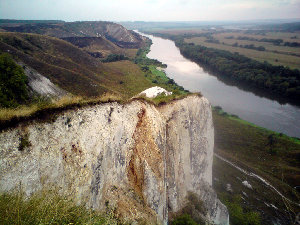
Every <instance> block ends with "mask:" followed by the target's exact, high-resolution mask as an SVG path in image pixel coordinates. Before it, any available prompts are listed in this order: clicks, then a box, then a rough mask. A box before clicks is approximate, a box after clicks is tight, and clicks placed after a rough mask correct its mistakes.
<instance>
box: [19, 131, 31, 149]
mask: <svg viewBox="0 0 300 225" xmlns="http://www.w3.org/2000/svg"><path fill="white" fill-rule="evenodd" d="M29 146H31V143H30V141H29V137H28V134H27V133H26V134H25V135H23V136H22V137H21V138H20V144H19V151H23V150H24V149H25V148H26V147H29Z"/></svg>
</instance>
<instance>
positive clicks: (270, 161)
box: [213, 110, 300, 224]
mask: <svg viewBox="0 0 300 225" xmlns="http://www.w3.org/2000/svg"><path fill="white" fill-rule="evenodd" d="M213 119H214V126H215V152H216V153H217V154H219V155H221V156H223V157H224V158H226V159H228V160H230V161H231V162H234V163H235V164H236V165H238V166H240V167H242V168H244V169H246V170H248V171H250V172H254V173H256V174H258V175H260V176H262V177H264V178H265V179H266V180H267V181H268V182H270V183H271V184H272V185H273V186H275V187H276V188H277V189H278V190H279V191H280V192H281V193H283V194H284V195H285V196H286V197H288V198H289V199H291V200H292V201H294V202H299V201H300V196H299V194H298V193H297V192H296V191H295V189H293V187H294V186H296V185H299V181H300V176H299V174H300V158H299V155H300V141H299V139H295V138H290V137H288V136H285V135H280V134H278V133H275V132H272V131H269V130H267V129H264V128H261V127H257V126H255V125H253V124H251V123H248V122H246V121H243V120H240V119H238V118H236V117H234V116H230V115H227V114H224V113H222V111H221V112H219V111H217V110H214V111H213ZM270 135H273V140H274V141H273V144H272V147H271V145H270V139H269V137H270ZM213 176H214V178H216V180H214V188H215V190H216V191H217V193H218V195H219V197H220V198H221V200H223V201H224V202H226V201H227V202H228V201H229V202H232V199H233V198H234V196H235V195H241V196H242V197H243V199H242V201H241V205H242V207H243V208H244V211H249V210H256V211H260V212H261V211H263V212H264V214H261V216H262V218H263V224H269V223H271V221H272V220H273V219H274V218H279V219H281V220H282V221H286V222H287V224H288V223H290V222H292V221H293V220H294V218H295V216H296V212H297V211H298V210H299V207H298V208H297V207H296V206H295V205H293V204H289V203H288V202H286V201H283V199H282V198H281V197H280V196H279V195H278V194H276V193H275V192H273V191H272V190H271V189H269V187H266V186H264V185H263V184H262V182H260V181H258V180H257V179H255V178H251V177H249V176H246V175H244V174H243V173H241V172H240V171H238V170H237V169H234V168H233V167H232V166H230V165H228V164H227V163H224V162H223V161H221V160H220V159H218V158H216V157H215V158H214V164H213ZM244 180H247V181H248V182H250V184H251V185H252V187H253V190H251V189H248V188H246V187H245V186H243V185H242V181H244ZM226 184H231V186H232V189H233V193H232V194H231V193H229V192H226V191H225V189H226V188H225V186H226ZM243 192H244V193H246V195H245V194H243ZM236 197H238V196H236ZM239 198H240V197H239ZM265 203H267V204H269V206H267V205H266V204H265ZM271 204H273V205H274V206H276V207H277V208H278V210H277V209H274V208H273V207H272V206H270V205H271ZM286 210H287V211H286ZM288 221H290V222H288Z"/></svg>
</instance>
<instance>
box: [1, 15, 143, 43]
mask: <svg viewBox="0 0 300 225" xmlns="http://www.w3.org/2000/svg"><path fill="white" fill-rule="evenodd" d="M0 28H1V29H3V30H4V31H9V32H22V33H36V34H42V35H48V36H52V37H57V38H68V37H102V38H106V39H107V40H109V41H111V42H113V43H114V44H116V45H118V46H120V47H123V48H139V47H140V46H141V44H142V38H141V36H140V35H138V34H136V33H134V32H132V31H129V30H127V29H126V28H124V27H123V26H122V25H119V24H116V23H112V22H102V21H97V22H96V21H85V22H70V23H66V22H62V23H61V22H59V23H46V22H45V23H29V24H28V23H25V24H22V23H20V24H19V25H16V26H6V24H4V25H1V24H0Z"/></svg>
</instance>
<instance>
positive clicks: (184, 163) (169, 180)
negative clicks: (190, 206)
mask: <svg viewBox="0 0 300 225" xmlns="http://www.w3.org/2000/svg"><path fill="white" fill-rule="evenodd" d="M213 135H214V134H213V124H212V115H211V109H210V105H209V103H208V101H207V100H206V99H205V98H203V97H198V96H189V97H187V98H185V99H182V100H178V101H174V102H171V103H169V104H166V105H163V106H160V107H155V106H153V105H151V104H148V103H145V102H141V101H133V102H131V103H128V104H125V105H121V104H118V103H105V104H101V105H97V106H89V107H85V108H81V109H77V110H70V111H65V112H63V113H61V114H60V115H59V116H58V117H57V119H56V120H55V121H54V122H44V123H41V122H39V123H38V122H34V121H33V122H31V123H29V124H20V125H19V127H17V128H13V129H8V130H6V131H2V132H1V133H0V191H1V192H7V191H12V190H15V189H18V188H20V186H21V188H22V189H23V190H24V191H25V192H26V194H28V195H30V194H31V193H33V192H35V191H37V190H41V189H43V188H49V187H51V188H52V187H53V188H58V189H59V190H60V191H61V193H62V194H68V195H72V196H74V199H75V200H76V201H77V202H83V203H86V204H87V206H88V207H92V208H95V209H99V210H101V209H104V208H105V204H107V203H109V205H111V206H113V207H116V209H117V211H116V212H117V214H118V215H119V216H120V217H121V218H123V219H124V220H125V221H138V220H140V219H143V220H145V221H147V223H149V224H154V223H167V220H168V213H169V212H168V211H169V210H170V212H176V211H178V210H180V208H181V207H183V206H184V202H185V197H186V195H187V192H188V191H192V192H194V193H196V194H198V195H199V196H201V198H202V199H203V200H204V203H205V206H207V208H208V215H207V216H208V218H209V219H210V220H211V221H214V222H215V223H216V224H228V213H227V210H226V208H225V206H223V205H222V204H221V203H220V202H219V200H218V199H217V196H216V194H215V193H214V191H213V190H212V188H211V182H212V171H211V170H212V155H213ZM22 139H23V140H24V139H28V141H29V144H30V146H28V145H27V147H25V148H24V149H23V150H21V151H20V143H21V140H22Z"/></svg>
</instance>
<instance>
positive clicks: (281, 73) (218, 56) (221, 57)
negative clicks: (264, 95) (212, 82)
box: [175, 39, 300, 102]
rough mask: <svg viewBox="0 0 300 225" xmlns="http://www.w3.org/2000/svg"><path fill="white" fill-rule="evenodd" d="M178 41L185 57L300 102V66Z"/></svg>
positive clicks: (223, 75) (218, 72)
mask: <svg viewBox="0 0 300 225" xmlns="http://www.w3.org/2000/svg"><path fill="white" fill-rule="evenodd" d="M175 44H176V46H177V47H179V49H180V52H181V54H182V55H183V56H185V57H187V58H189V59H191V60H193V61H195V62H197V63H199V64H201V65H202V66H203V67H205V68H206V69H208V70H210V71H212V72H213V73H214V74H216V75H218V76H220V77H224V78H229V79H232V80H234V81H242V82H245V83H247V84H248V85H249V84H250V85H252V86H254V87H257V88H260V89H264V90H266V91H268V92H269V93H274V94H279V95H281V96H282V97H287V98H289V99H294V100H296V101H297V102H299V99H300V71H299V70H297V69H295V70H291V69H289V68H288V67H284V66H273V65H271V64H270V63H268V62H264V63H261V62H258V61H256V60H253V59H250V58H248V57H245V56H243V55H240V54H238V53H231V52H228V51H223V50H218V49H212V48H206V47H204V46H199V45H194V44H193V43H190V44H188V43H185V42H184V41H183V39H177V40H176V41H175Z"/></svg>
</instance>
